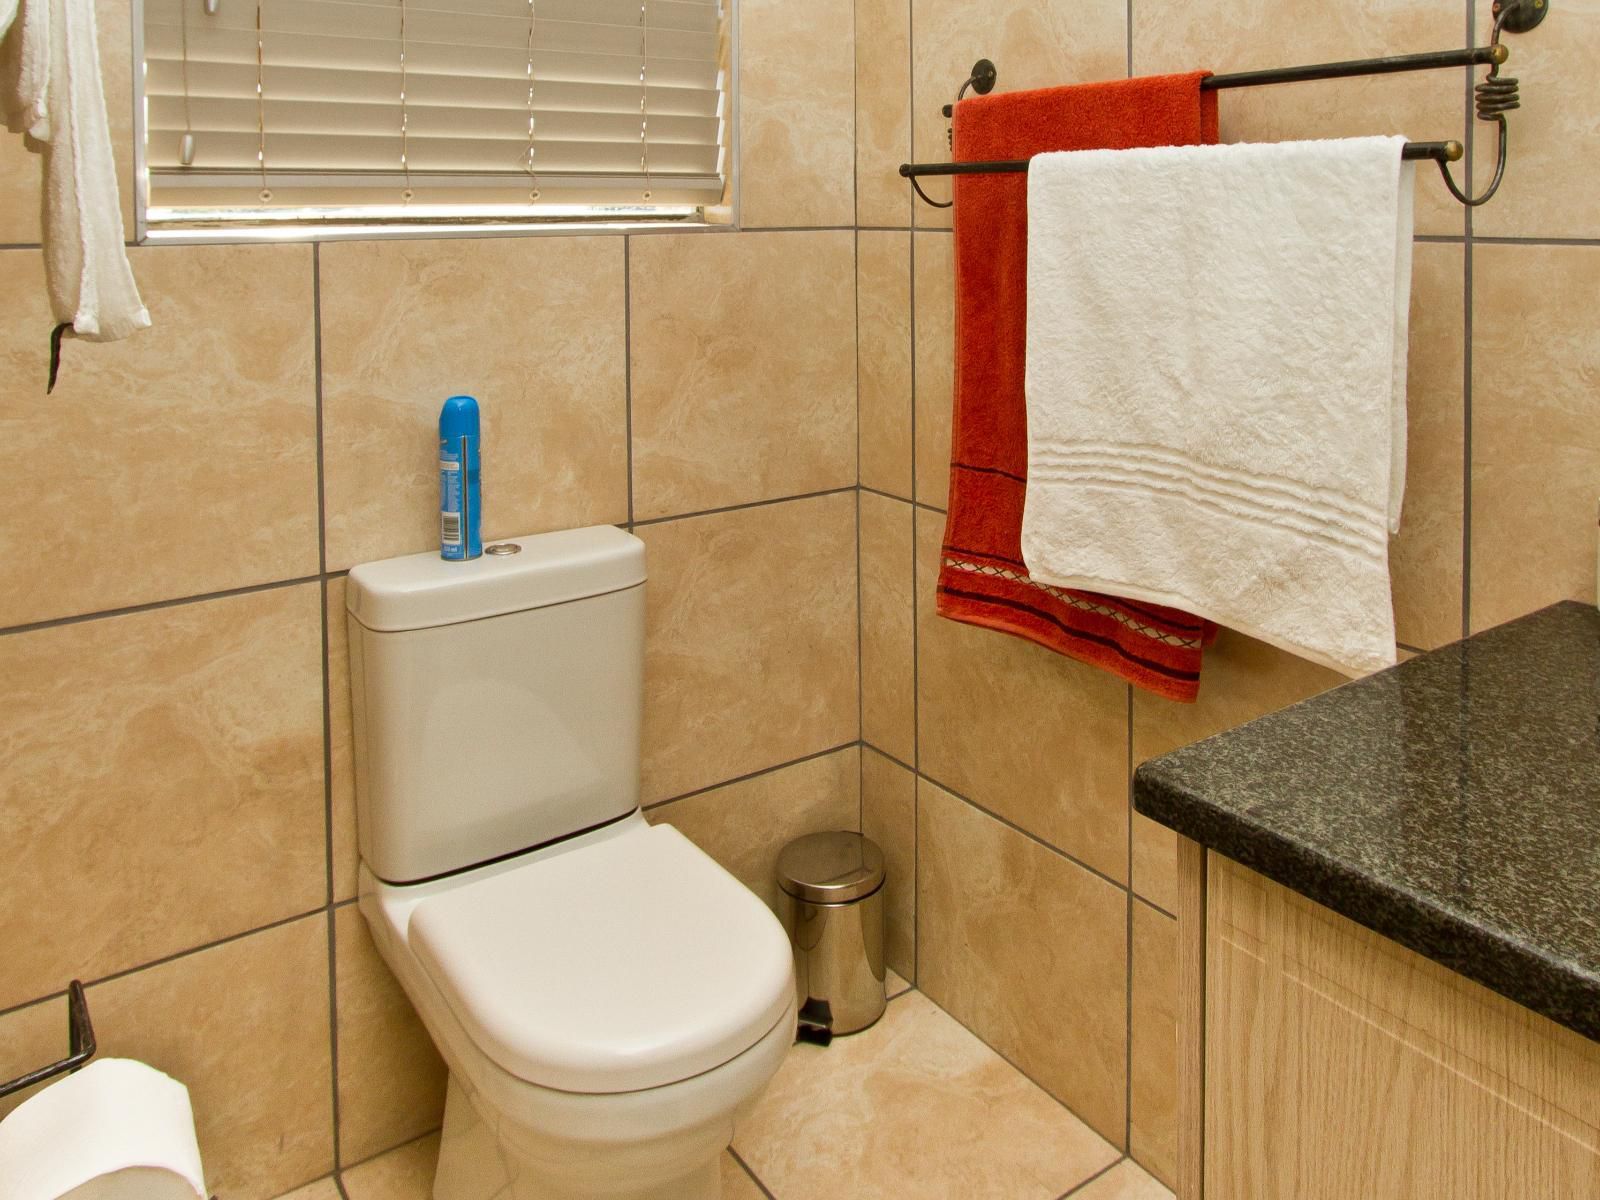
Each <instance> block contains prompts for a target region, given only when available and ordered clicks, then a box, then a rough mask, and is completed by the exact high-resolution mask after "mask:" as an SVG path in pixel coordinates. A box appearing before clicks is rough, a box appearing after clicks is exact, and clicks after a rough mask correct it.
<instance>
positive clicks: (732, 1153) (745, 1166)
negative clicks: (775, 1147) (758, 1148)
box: [728, 1144, 778, 1200]
mask: <svg viewBox="0 0 1600 1200" xmlns="http://www.w3.org/2000/svg"><path fill="white" fill-rule="evenodd" d="M728 1156H729V1157H730V1158H732V1159H733V1161H734V1162H736V1163H738V1164H739V1166H740V1168H741V1169H742V1170H743V1171H744V1173H745V1174H746V1175H748V1176H750V1182H751V1183H753V1184H755V1185H756V1187H757V1188H759V1189H760V1190H761V1194H762V1195H763V1196H765V1197H766V1198H767V1200H778V1198H777V1197H776V1196H774V1195H773V1194H772V1192H771V1191H769V1190H768V1188H767V1185H766V1184H764V1183H762V1182H761V1176H759V1175H757V1174H756V1173H755V1171H754V1169H753V1168H752V1167H751V1166H750V1164H749V1163H747V1162H745V1160H744V1158H743V1157H742V1156H741V1155H740V1154H739V1152H738V1151H737V1150H735V1149H734V1148H733V1146H732V1145H731V1144H730V1145H729V1146H728Z"/></svg>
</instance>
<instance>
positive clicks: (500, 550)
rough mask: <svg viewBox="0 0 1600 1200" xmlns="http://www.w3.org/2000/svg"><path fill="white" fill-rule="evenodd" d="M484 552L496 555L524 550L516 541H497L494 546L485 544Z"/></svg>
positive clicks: (518, 552) (517, 552)
mask: <svg viewBox="0 0 1600 1200" xmlns="http://www.w3.org/2000/svg"><path fill="white" fill-rule="evenodd" d="M483 552H484V553H485V554H494V555H501V554H520V553H521V552H522V547H521V546H519V545H517V544H516V543H515V542H496V543H495V544H494V545H492V546H485V547H484V548H483Z"/></svg>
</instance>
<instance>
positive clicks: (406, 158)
mask: <svg viewBox="0 0 1600 1200" xmlns="http://www.w3.org/2000/svg"><path fill="white" fill-rule="evenodd" d="M410 125H411V113H410V112H409V110H407V108H406V0H400V170H401V172H402V173H403V174H404V175H405V177H406V186H405V190H404V191H402V192H401V193H400V199H401V200H403V201H405V202H406V203H407V204H410V203H411V197H412V196H414V195H416V193H415V192H414V191H412V190H411V157H410V149H411V145H410Z"/></svg>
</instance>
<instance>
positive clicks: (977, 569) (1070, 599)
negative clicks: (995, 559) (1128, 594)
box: [944, 554, 1200, 650]
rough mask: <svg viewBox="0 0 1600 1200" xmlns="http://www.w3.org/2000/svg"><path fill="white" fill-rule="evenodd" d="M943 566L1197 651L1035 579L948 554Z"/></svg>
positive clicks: (1189, 642) (1196, 643)
mask: <svg viewBox="0 0 1600 1200" xmlns="http://www.w3.org/2000/svg"><path fill="white" fill-rule="evenodd" d="M944 565H945V566H947V567H950V568H952V569H953V570H957V571H965V572H967V573H968V574H969V575H988V576H991V577H993V578H996V579H1008V580H1010V581H1011V582H1013V583H1025V584H1027V585H1028V586H1029V587H1032V588H1038V589H1039V590H1040V591H1041V592H1044V593H1045V594H1046V595H1049V596H1053V597H1055V598H1056V599H1057V600H1059V601H1061V603H1063V604H1066V605H1069V606H1070V607H1072V608H1076V609H1081V610H1083V611H1084V612H1092V613H1098V614H1099V615H1100V616H1102V617H1110V618H1111V619H1112V620H1113V621H1116V622H1118V623H1119V624H1122V625H1126V626H1127V627H1128V628H1129V629H1131V630H1133V631H1134V632H1135V633H1138V634H1143V635H1144V636H1145V637H1147V638H1149V639H1150V640H1151V641H1153V642H1160V643H1161V644H1162V645H1164V646H1178V647H1181V648H1183V649H1185V650H1198V649H1199V648H1200V639H1199V638H1186V637H1179V636H1178V635H1176V634H1171V633H1165V632H1163V631H1162V630H1160V629H1157V628H1155V626H1153V625H1146V624H1144V623H1142V622H1140V621H1136V620H1134V619H1133V618H1132V617H1131V616H1129V615H1128V614H1127V613H1126V612H1123V611H1122V610H1121V609H1116V608H1110V607H1108V606H1107V605H1104V604H1095V603H1094V602H1093V601H1091V600H1085V599H1083V598H1082V597H1080V596H1074V595H1073V594H1072V593H1071V592H1068V591H1066V590H1065V589H1064V588H1058V587H1052V586H1050V585H1049V584H1048V583H1040V582H1039V581H1038V580H1037V579H1030V578H1029V577H1028V576H1026V575H1024V574H1022V573H1021V572H1019V571H1009V570H1007V569H1006V568H1004V567H996V566H993V565H991V564H988V563H975V562H967V561H965V560H963V559H959V558H951V557H950V556H949V555H948V554H946V555H945V556H944Z"/></svg>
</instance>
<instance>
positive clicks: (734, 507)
mask: <svg viewBox="0 0 1600 1200" xmlns="http://www.w3.org/2000/svg"><path fill="white" fill-rule="evenodd" d="M855 490H856V485H855V484H853V483H847V484H843V485H841V486H839V487H833V488H823V489H822V490H821V491H817V492H801V493H799V494H798V495H794V496H773V497H771V498H770V499H766V500H749V501H746V502H745V503H743V504H724V505H722V506H721V507H720V508H702V509H697V510H696V511H694V512H686V513H671V514H669V515H667V516H665V517H646V518H645V519H644V520H642V521H639V520H634V521H632V522H631V524H632V525H633V526H634V527H635V528H638V529H643V528H645V527H647V526H650V525H664V524H666V523H667V522H668V521H689V520H693V519H694V518H695V517H715V516H720V515H721V514H723V513H731V512H742V511H743V510H745V509H747V508H765V507H767V506H768V505H771V504H787V503H789V502H790V501H791V500H816V499H819V498H820V497H823V496H837V495H839V494H840V493H841V492H853V491H855Z"/></svg>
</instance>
